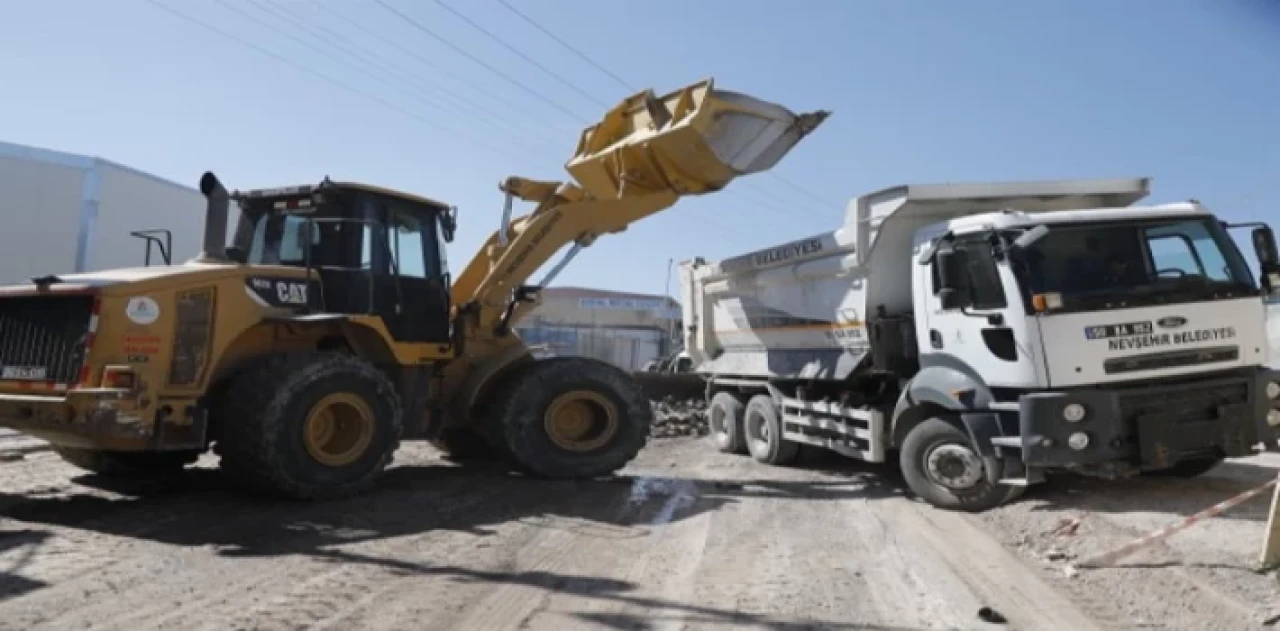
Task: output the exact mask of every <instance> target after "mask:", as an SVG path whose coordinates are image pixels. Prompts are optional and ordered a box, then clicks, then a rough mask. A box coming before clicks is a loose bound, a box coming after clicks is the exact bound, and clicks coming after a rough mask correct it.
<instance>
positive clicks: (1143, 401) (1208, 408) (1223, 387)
mask: <svg viewBox="0 0 1280 631" xmlns="http://www.w3.org/2000/svg"><path fill="white" fill-rule="evenodd" d="M1248 402H1249V384H1248V383H1245V382H1243V381H1236V382H1227V383H1220V384H1215V385H1213V386H1191V385H1186V386H1183V387H1181V388H1176V389H1174V388H1171V389H1168V390H1157V391H1154V392H1153V391H1149V390H1148V391H1144V392H1143V393H1142V394H1124V395H1120V414H1121V415H1122V416H1123V418H1124V419H1125V420H1127V421H1135V420H1137V419H1138V418H1139V417H1144V416H1153V417H1156V418H1161V419H1167V420H1168V422H1170V423H1194V422H1198V421H1211V420H1217V419H1218V408H1219V407H1220V406H1224V405H1235V404H1241V403H1248Z"/></svg>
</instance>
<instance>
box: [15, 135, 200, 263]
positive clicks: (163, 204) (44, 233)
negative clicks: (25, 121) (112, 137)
mask: <svg viewBox="0 0 1280 631" xmlns="http://www.w3.org/2000/svg"><path fill="white" fill-rule="evenodd" d="M198 176H199V174H196V175H195V176H193V178H192V179H193V182H194V181H195V178H196V177H198ZM204 206H205V201H204V196H202V195H201V194H200V191H198V190H196V189H195V188H194V187H192V186H185V185H182V184H179V183H176V182H171V181H168V180H165V179H163V178H160V177H157V176H154V175H150V174H148V173H143V172H142V171H139V170H137V169H133V168H130V167H127V166H124V165H122V164H118V163H115V162H112V161H110V160H104V159H102V158H97V157H91V156H82V155H75V154H70V153H63V152H60V151H51V150H49V149H41V148H38V147H29V146H26V145H19V144H13V143H6V142H0V212H3V213H4V215H5V217H7V218H8V219H9V222H8V225H7V226H6V227H5V229H4V230H3V231H0V283H12V282H25V281H26V280H28V279H30V278H32V277H36V276H46V275H49V274H67V273H72V272H86V271H95V270H103V269H111V268H120V267H139V266H142V265H143V264H144V263H145V261H146V256H147V241H146V240H144V239H142V238H140V237H138V236H134V235H133V234H132V233H135V232H139V231H152V230H154V231H156V232H152V233H151V234H153V235H155V236H156V238H157V239H158V240H157V241H152V242H151V243H152V247H151V264H153V265H159V264H163V263H164V261H163V260H162V256H161V252H160V248H159V245H160V244H162V243H163V244H165V249H166V250H170V249H171V251H169V252H167V253H168V254H169V255H170V257H171V258H172V260H173V262H175V263H177V262H181V261H185V260H187V259H189V258H191V257H192V256H194V255H195V254H196V253H198V251H199V249H200V235H201V232H202V230H203V226H204ZM159 230H167V231H168V233H167V234H168V235H169V237H171V238H167V237H166V233H163V232H159Z"/></svg>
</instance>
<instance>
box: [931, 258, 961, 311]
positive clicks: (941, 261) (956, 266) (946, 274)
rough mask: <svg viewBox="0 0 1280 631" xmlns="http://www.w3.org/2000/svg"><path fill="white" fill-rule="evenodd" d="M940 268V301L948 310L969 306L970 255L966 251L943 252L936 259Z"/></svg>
mask: <svg viewBox="0 0 1280 631" xmlns="http://www.w3.org/2000/svg"><path fill="white" fill-rule="evenodd" d="M934 265H937V266H938V299H939V300H940V301H942V308H943V309H946V310H951V309H962V308H964V307H967V306H969V255H968V253H967V252H965V251H964V250H954V249H948V250H942V251H939V252H938V254H937V257H936V258H935V259H934Z"/></svg>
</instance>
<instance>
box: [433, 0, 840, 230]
mask: <svg viewBox="0 0 1280 631" xmlns="http://www.w3.org/2000/svg"><path fill="white" fill-rule="evenodd" d="M432 1H433V2H435V3H436V4H440V5H441V6H445V5H444V3H443V2H442V0H432ZM498 3H499V4H501V5H502V6H503V7H504V8H506V9H507V10H508V11H511V12H512V13H514V14H515V15H517V16H518V17H520V18H521V19H523V20H524V21H525V22H527V23H529V24H530V25H531V26H533V27H534V28H536V29H538V30H539V31H541V32H542V33H543V34H545V35H546V36H547V37H550V38H551V39H553V40H555V41H556V42H557V43H558V44H560V45H561V46H563V47H564V48H566V49H567V50H569V51H570V52H572V53H573V54H575V55H577V56H578V57H579V58H581V59H583V60H584V61H586V62H587V63H589V64H591V65H592V66H594V67H595V68H596V69H597V70H599V71H601V72H603V73H605V74H607V75H609V76H610V77H612V78H613V80H615V81H617V82H618V83H619V84H621V85H622V86H624V87H626V88H627V89H628V90H632V91H633V92H638V90H636V89H635V88H633V87H631V85H630V84H629V83H628V82H627V81H626V80H625V79H623V78H622V77H620V76H618V75H617V74H616V73H614V72H613V71H611V70H609V69H608V68H606V67H604V66H603V65H601V64H600V63H598V62H596V61H595V60H593V59H591V58H590V57H589V56H587V55H586V54H585V53H583V52H582V51H580V50H578V49H577V48H575V47H574V46H573V45H571V44H569V43H568V42H566V41H564V40H563V39H561V38H560V37H558V36H556V35H555V34H554V33H552V32H551V31H550V30H549V29H548V28H546V27H545V26H543V25H542V24H540V23H538V22H537V21H536V20H534V19H533V18H531V17H529V16H528V15H526V14H524V13H522V12H521V11H520V10H518V9H516V8H515V7H514V6H511V4H510V2H509V0H498ZM446 8H448V7H447V6H446ZM449 10H450V11H453V10H452V9H449ZM464 19H465V18H464ZM468 22H470V20H468ZM473 26H475V25H474V24H473ZM477 28H479V27H478V26H477ZM486 34H487V33H486ZM490 37H493V35H492V34H490ZM500 43H502V45H503V46H506V47H507V48H508V49H510V50H513V52H516V53H517V54H519V55H520V56H521V57H524V58H526V59H527V58H528V56H527V55H525V54H524V53H520V52H519V51H515V50H514V49H513V48H512V47H511V46H510V45H508V44H506V42H500ZM539 67H541V65H539ZM769 174H770V175H773V176H774V177H775V178H777V179H778V180H779V181H781V182H783V183H785V184H787V185H789V186H791V187H792V188H794V189H796V190H798V191H800V192H801V193H803V194H805V195H807V196H809V197H810V199H815V200H817V201H818V202H819V203H820V204H821V205H822V207H823V208H827V207H830V206H831V204H830V202H828V201H827V200H824V199H821V198H819V197H817V196H816V195H814V194H813V193H811V192H809V191H807V190H805V189H803V188H801V187H800V186H798V185H796V184H793V183H791V182H790V181H789V180H786V179H784V178H782V176H780V175H777V174H776V173H774V172H772V171H770V172H769ZM743 185H744V186H746V187H747V188H750V189H752V190H753V191H755V192H757V193H758V194H760V195H762V196H764V197H771V198H772V199H773V200H775V201H778V202H780V203H783V204H785V205H786V206H787V208H786V209H784V208H779V207H777V206H774V205H772V204H770V203H767V202H761V201H757V200H751V199H749V198H747V197H746V196H745V195H744V196H740V198H742V199H745V200H747V201H748V202H751V203H753V204H755V205H757V206H759V207H760V208H765V209H769V210H772V211H774V212H778V213H781V214H783V215H785V216H793V215H795V214H796V213H797V212H803V213H804V214H808V215H809V216H811V217H815V218H822V219H826V218H827V216H826V214H824V213H819V212H816V211H813V210H811V209H809V208H807V207H803V206H797V205H796V204H795V201H794V200H792V199H784V198H782V197H779V196H776V195H775V194H773V193H771V192H769V191H767V190H766V189H764V188H762V187H761V186H760V185H758V184H756V183H755V182H753V181H751V180H750V179H748V180H744V181H743ZM735 194H736V193H735Z"/></svg>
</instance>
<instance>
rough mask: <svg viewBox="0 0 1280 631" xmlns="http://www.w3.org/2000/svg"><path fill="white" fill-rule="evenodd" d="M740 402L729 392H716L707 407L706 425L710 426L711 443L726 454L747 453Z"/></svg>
mask: <svg viewBox="0 0 1280 631" xmlns="http://www.w3.org/2000/svg"><path fill="white" fill-rule="evenodd" d="M742 411H743V405H742V401H741V400H739V399H738V397H736V396H734V395H733V393H730V392H717V393H716V396H714V397H711V404H710V405H708V406H707V424H708V425H710V426H711V442H712V444H714V445H715V446H716V450H717V451H719V452H720V453H726V454H745V453H747V441H746V439H745V438H744V437H743V436H742Z"/></svg>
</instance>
